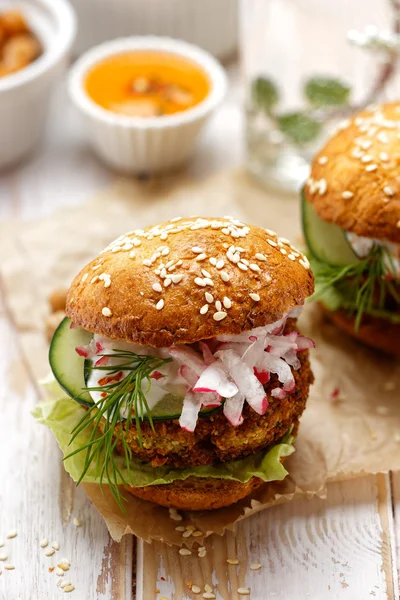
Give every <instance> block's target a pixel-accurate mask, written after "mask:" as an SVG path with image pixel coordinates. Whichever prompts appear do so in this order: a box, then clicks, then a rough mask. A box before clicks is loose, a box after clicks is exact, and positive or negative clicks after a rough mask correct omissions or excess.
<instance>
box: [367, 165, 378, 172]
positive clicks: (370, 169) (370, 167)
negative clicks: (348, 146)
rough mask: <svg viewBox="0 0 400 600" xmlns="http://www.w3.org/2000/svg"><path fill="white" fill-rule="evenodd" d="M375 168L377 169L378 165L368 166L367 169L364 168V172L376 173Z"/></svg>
mask: <svg viewBox="0 0 400 600" xmlns="http://www.w3.org/2000/svg"><path fill="white" fill-rule="evenodd" d="M377 168H378V165H368V167H365V170H366V171H368V172H370V171H376V169H377Z"/></svg>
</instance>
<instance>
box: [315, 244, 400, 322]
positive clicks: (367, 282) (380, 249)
mask: <svg viewBox="0 0 400 600" xmlns="http://www.w3.org/2000/svg"><path fill="white" fill-rule="evenodd" d="M317 262H318V265H317V268H316V269H315V271H316V279H317V282H318V288H319V289H318V290H317V291H316V292H315V294H314V296H313V299H318V298H320V297H321V296H323V294H324V293H325V292H326V291H327V289H328V288H330V287H335V288H336V289H337V290H338V291H339V293H340V294H341V295H342V296H343V298H344V304H345V308H347V309H348V310H351V311H352V312H354V313H355V329H356V331H358V329H359V327H360V325H361V321H362V318H363V315H364V314H371V315H374V314H375V315H380V316H382V315H386V316H387V311H385V303H386V302H387V300H388V299H390V298H392V299H393V300H394V301H395V302H396V303H397V304H400V297H399V294H398V290H397V289H396V286H395V285H394V284H393V280H395V279H396V277H397V272H396V267H395V265H394V262H393V258H392V256H391V254H390V252H389V250H388V249H387V248H386V247H384V246H381V245H378V244H374V246H373V247H372V249H371V251H370V252H369V254H368V255H367V256H366V257H365V258H362V259H360V260H359V261H358V262H357V263H354V264H351V265H347V266H345V267H334V266H331V265H327V264H325V263H321V262H319V261H317Z"/></svg>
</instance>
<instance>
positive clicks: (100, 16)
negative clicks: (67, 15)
mask: <svg viewBox="0 0 400 600" xmlns="http://www.w3.org/2000/svg"><path fill="white" fill-rule="evenodd" d="M71 2H72V4H73V6H74V7H75V10H76V14H77V15H78V35H77V39H76V43H75V46H74V52H76V53H77V54H81V53H82V52H85V51H86V50H88V49H89V48H90V47H92V46H94V45H95V44H101V43H102V42H105V41H107V40H112V39H115V38H119V37H126V36H133V35H161V36H168V37H172V38H176V39H181V40H185V41H186V42H190V43H191V44H196V45H197V46H200V47H201V48H203V49H204V50H207V52H210V53H211V54H213V55H214V56H217V57H218V58H219V59H226V58H230V57H231V56H232V55H233V53H234V52H235V50H236V47H237V41H238V15H237V13H238V2H237V0H71Z"/></svg>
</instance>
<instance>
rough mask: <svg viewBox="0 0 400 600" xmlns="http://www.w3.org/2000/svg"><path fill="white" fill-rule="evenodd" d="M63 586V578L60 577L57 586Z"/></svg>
mask: <svg viewBox="0 0 400 600" xmlns="http://www.w3.org/2000/svg"><path fill="white" fill-rule="evenodd" d="M56 570H57V569H56ZM61 584H62V579H61V577H59V578H58V580H57V583H56V586H57V587H60V585H61Z"/></svg>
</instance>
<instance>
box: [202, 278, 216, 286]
mask: <svg viewBox="0 0 400 600" xmlns="http://www.w3.org/2000/svg"><path fill="white" fill-rule="evenodd" d="M203 281H204V284H205V285H211V287H214V282H213V280H212V279H210V278H209V277H204V280H203Z"/></svg>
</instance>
